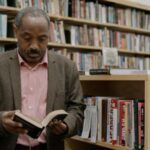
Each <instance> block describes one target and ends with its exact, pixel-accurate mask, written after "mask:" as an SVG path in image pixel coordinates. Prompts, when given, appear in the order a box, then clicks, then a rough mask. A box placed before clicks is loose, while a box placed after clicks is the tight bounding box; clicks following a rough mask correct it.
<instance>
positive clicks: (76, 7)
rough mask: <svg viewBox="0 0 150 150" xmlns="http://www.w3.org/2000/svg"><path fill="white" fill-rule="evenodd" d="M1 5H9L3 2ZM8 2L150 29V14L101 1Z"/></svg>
mask: <svg viewBox="0 0 150 150" xmlns="http://www.w3.org/2000/svg"><path fill="white" fill-rule="evenodd" d="M1 1H2V2H1V3H0V4H1V5H7V1H6V0H1ZM13 1H14V2H11V1H10V0H8V5H12V3H14V7H18V8H24V7H26V6H34V7H38V8H41V9H43V10H45V11H46V12H47V13H49V14H51V15H56V16H71V17H76V18H84V19H89V20H92V21H98V22H99V23H115V24H120V25H126V26H129V27H137V28H143V29H147V30H149V29H150V23H149V22H150V13H149V12H148V11H142V10H137V9H134V8H122V7H119V6H112V5H110V4H104V3H101V2H100V1H99V0H95V1H93V0H24V1H22V0H13Z"/></svg>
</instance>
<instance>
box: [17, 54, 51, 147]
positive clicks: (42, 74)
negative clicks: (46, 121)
mask: <svg viewBox="0 0 150 150" xmlns="http://www.w3.org/2000/svg"><path fill="white" fill-rule="evenodd" d="M18 58H19V63H20V71H21V98H22V101H21V111H22V113H23V114H26V115H28V116H31V117H32V118H35V119H36V120H37V119H38V120H40V121H42V120H43V118H44V117H45V116H46V98H47V87H48V82H47V81H48V59H47V52H46V53H45V56H44V58H43V60H42V62H40V63H39V64H37V65H36V66H35V67H33V68H32V67H30V66H29V65H28V64H27V63H26V62H25V61H24V60H23V59H22V58H21V56H20V55H19V53H18ZM39 142H40V143H45V142H46V132H45V130H44V131H43V132H42V134H41V135H40V136H39V138H38V139H32V138H31V137H29V136H28V135H27V134H20V135H19V138H18V141H17V143H18V144H22V145H26V146H36V145H38V144H39Z"/></svg>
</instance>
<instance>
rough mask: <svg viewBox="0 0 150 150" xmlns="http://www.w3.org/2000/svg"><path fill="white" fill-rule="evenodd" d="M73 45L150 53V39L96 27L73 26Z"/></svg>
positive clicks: (71, 30) (144, 36)
mask: <svg viewBox="0 0 150 150" xmlns="http://www.w3.org/2000/svg"><path fill="white" fill-rule="evenodd" d="M70 32H71V37H70V38H71V44H72V45H90V46H96V47H100V46H106V47H117V48H119V49H127V50H129V51H137V52H138V51H146V52H149V51H150V37H149V36H146V35H141V34H135V33H126V32H120V31H114V30H107V29H99V28H96V27H87V25H83V26H71V29H70Z"/></svg>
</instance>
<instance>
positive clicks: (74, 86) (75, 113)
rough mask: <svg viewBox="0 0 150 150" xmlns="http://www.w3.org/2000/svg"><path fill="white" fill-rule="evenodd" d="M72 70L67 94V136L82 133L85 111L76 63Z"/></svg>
mask: <svg viewBox="0 0 150 150" xmlns="http://www.w3.org/2000/svg"><path fill="white" fill-rule="evenodd" d="M70 68H71V69H70V71H69V72H68V77H67V78H68V79H67V81H68V83H67V93H66V99H67V101H66V102H67V104H66V105H67V111H68V112H69V115H68V116H67V117H66V118H65V119H64V122H65V123H66V124H67V125H68V135H67V136H72V135H74V134H77V133H79V132H81V130H82V123H83V111H84V104H83V95H82V88H81V84H80V80H79V74H78V71H77V67H76V65H75V63H73V65H72V67H70Z"/></svg>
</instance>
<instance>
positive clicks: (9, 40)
mask: <svg viewBox="0 0 150 150" xmlns="http://www.w3.org/2000/svg"><path fill="white" fill-rule="evenodd" d="M16 42H17V39H15V38H0V43H3V44H12V43H16ZM48 46H49V47H53V48H67V49H71V50H83V51H101V50H102V47H94V46H84V45H76V46H74V45H71V44H59V43H52V42H49V43H48ZM118 52H119V53H122V54H129V55H138V56H150V53H149V52H134V51H129V50H126V49H119V50H118Z"/></svg>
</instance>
